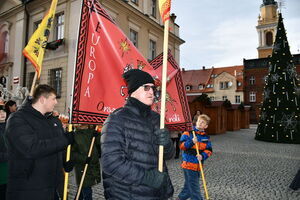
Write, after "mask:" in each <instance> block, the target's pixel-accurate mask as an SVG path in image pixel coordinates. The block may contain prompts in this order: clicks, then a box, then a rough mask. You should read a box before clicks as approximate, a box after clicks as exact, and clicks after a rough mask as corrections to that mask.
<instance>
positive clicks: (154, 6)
mask: <svg viewBox="0 0 300 200" xmlns="http://www.w3.org/2000/svg"><path fill="white" fill-rule="evenodd" d="M151 16H152V17H154V18H156V0H151Z"/></svg>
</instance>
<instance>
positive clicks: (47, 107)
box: [41, 94, 57, 112]
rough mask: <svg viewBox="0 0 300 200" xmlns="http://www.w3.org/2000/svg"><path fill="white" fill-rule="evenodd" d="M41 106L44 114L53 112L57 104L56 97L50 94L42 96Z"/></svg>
mask: <svg viewBox="0 0 300 200" xmlns="http://www.w3.org/2000/svg"><path fill="white" fill-rule="evenodd" d="M41 98H42V104H43V107H44V111H45V112H52V111H53V110H54V106H55V105H56V104H57V100H56V95H55V94H50V95H49V96H48V98H47V97H44V96H42V97H41Z"/></svg>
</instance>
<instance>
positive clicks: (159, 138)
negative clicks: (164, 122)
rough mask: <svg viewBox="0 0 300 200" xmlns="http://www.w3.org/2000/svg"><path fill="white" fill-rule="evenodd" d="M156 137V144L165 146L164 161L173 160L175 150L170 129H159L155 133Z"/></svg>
mask: <svg viewBox="0 0 300 200" xmlns="http://www.w3.org/2000/svg"><path fill="white" fill-rule="evenodd" d="M154 135H155V136H156V144H158V145H163V146H164V159H165V160H169V159H171V158H172V157H173V156H174V153H175V148H174V145H173V143H172V141H171V139H170V133H169V131H168V129H165V128H164V129H157V130H156V131H154Z"/></svg>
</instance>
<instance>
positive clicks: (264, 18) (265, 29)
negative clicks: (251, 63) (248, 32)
mask: <svg viewBox="0 0 300 200" xmlns="http://www.w3.org/2000/svg"><path fill="white" fill-rule="evenodd" d="M277 8H278V6H277V2H276V1H275V0H263V4H262V5H261V6H260V15H259V16H258V25H257V26H256V29H257V32H258V40H259V44H258V47H257V51H258V58H266V57H268V56H271V55H272V48H273V43H274V41H275V36H276V30H277V22H278V13H277Z"/></svg>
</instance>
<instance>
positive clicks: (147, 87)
mask: <svg viewBox="0 0 300 200" xmlns="http://www.w3.org/2000/svg"><path fill="white" fill-rule="evenodd" d="M142 87H144V91H145V92H146V91H149V90H150V88H152V90H153V92H155V91H156V87H155V86H154V85H153V86H152V85H142Z"/></svg>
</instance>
